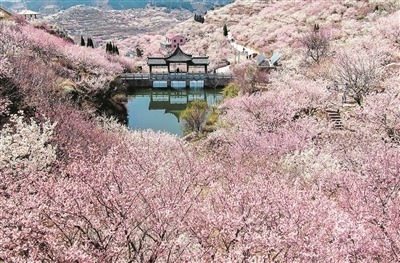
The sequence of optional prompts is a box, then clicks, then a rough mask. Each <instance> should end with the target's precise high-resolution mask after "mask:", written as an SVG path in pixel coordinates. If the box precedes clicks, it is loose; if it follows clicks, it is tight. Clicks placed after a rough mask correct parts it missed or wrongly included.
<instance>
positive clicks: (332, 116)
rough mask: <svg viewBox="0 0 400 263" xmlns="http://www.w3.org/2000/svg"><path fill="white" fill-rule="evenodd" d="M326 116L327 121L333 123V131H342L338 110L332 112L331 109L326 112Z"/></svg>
mask: <svg viewBox="0 0 400 263" xmlns="http://www.w3.org/2000/svg"><path fill="white" fill-rule="evenodd" d="M326 115H327V118H328V120H330V121H331V122H333V127H334V128H335V129H338V130H343V129H344V126H343V122H342V118H341V117H340V112H339V110H333V109H329V110H326Z"/></svg>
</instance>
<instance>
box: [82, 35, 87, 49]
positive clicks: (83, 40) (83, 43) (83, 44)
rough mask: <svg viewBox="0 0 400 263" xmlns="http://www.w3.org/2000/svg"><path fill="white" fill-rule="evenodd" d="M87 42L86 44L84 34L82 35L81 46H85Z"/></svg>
mask: <svg viewBox="0 0 400 263" xmlns="http://www.w3.org/2000/svg"><path fill="white" fill-rule="evenodd" d="M85 45H86V44H85V39H83V36H81V46H83V47H84V46H85Z"/></svg>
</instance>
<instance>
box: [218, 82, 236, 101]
mask: <svg viewBox="0 0 400 263" xmlns="http://www.w3.org/2000/svg"><path fill="white" fill-rule="evenodd" d="M237 95H239V87H238V85H237V84H236V83H230V84H229V85H228V86H226V87H225V88H224V89H223V90H222V96H223V97H224V99H225V98H234V97H236V96H237Z"/></svg>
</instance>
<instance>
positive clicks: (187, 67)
mask: <svg viewBox="0 0 400 263" xmlns="http://www.w3.org/2000/svg"><path fill="white" fill-rule="evenodd" d="M186 73H189V64H188V63H186Z"/></svg>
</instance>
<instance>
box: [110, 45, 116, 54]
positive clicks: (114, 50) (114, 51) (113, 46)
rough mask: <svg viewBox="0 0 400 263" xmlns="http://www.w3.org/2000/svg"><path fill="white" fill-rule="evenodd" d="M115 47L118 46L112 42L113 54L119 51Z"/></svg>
mask: <svg viewBox="0 0 400 263" xmlns="http://www.w3.org/2000/svg"><path fill="white" fill-rule="evenodd" d="M115 48H116V46H115V45H114V44H112V48H111V51H112V52H111V53H112V54H115V53H117V51H116V49H115Z"/></svg>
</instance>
